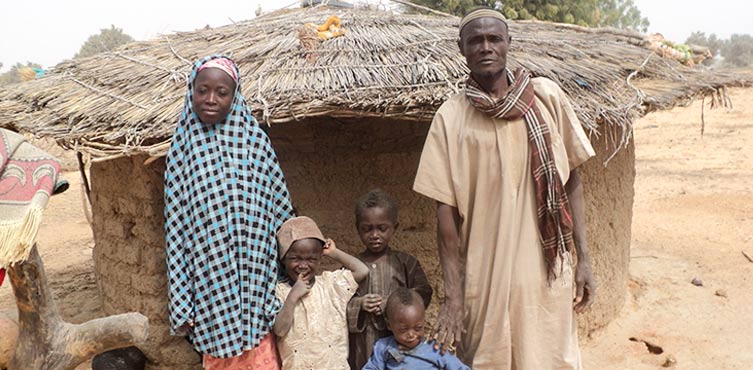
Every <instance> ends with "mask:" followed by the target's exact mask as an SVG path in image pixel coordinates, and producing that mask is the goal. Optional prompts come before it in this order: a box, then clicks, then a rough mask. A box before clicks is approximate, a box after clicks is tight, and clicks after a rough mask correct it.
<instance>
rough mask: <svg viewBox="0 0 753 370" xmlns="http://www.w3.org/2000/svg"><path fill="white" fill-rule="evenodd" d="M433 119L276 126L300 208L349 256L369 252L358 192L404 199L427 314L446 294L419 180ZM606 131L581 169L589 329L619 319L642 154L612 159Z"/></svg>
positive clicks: (401, 243) (404, 245) (584, 326)
mask: <svg viewBox="0 0 753 370" xmlns="http://www.w3.org/2000/svg"><path fill="white" fill-rule="evenodd" d="M428 128H429V124H428V123H417V122H406V121H393V120H380V119H362V120H336V119H331V118H328V119H318V120H307V121H305V122H294V123H289V124H281V125H277V126H273V127H272V128H271V129H270V130H269V134H270V137H271V138H272V142H273V143H274V145H275V149H276V151H277V153H278V157H279V158H280V162H281V164H282V169H283V172H284V173H285V177H286V179H287V181H288V186H289V188H290V192H291V195H292V198H293V203H294V205H295V206H296V208H297V209H298V211H299V213H300V214H302V215H307V216H311V217H312V218H314V219H315V220H316V221H317V223H318V224H319V225H320V227H321V229H322V232H323V233H324V234H325V235H326V236H328V237H331V238H333V239H334V240H335V241H336V242H337V243H338V246H339V247H341V248H342V249H344V250H346V251H347V252H349V253H358V252H360V251H361V250H362V247H361V245H360V241H359V239H358V235H357V234H356V230H355V216H354V208H355V201H356V199H358V197H359V196H360V195H361V194H363V193H365V192H367V191H368V190H370V189H372V188H374V187H380V188H382V189H384V190H386V191H388V192H390V193H392V194H393V195H394V196H395V197H396V198H397V199H398V201H399V202H400V214H399V218H400V219H399V222H400V228H399V230H398V232H397V233H396V236H395V240H394V243H393V246H394V247H395V248H397V249H401V250H404V251H406V252H408V253H411V254H413V255H414V256H416V257H417V258H418V259H419V260H420V262H421V265H422V266H423V267H424V269H425V270H426V273H427V275H428V277H429V281H430V282H431V284H432V286H433V287H434V292H435V294H434V298H433V299H432V304H431V306H430V307H429V311H428V319H429V320H433V319H434V318H435V317H436V314H437V312H438V309H439V307H438V304H439V303H440V302H441V301H442V299H443V293H444V290H443V287H442V280H441V279H442V278H441V277H442V271H441V267H440V266H439V260H438V256H437V252H436V218H435V212H434V211H435V204H434V202H433V201H431V200H429V199H426V198H424V197H422V196H420V195H418V194H416V193H415V192H413V191H412V190H411V189H412V186H413V179H414V176H415V173H416V169H417V168H418V162H419V159H420V155H421V149H422V148H423V143H424V140H425V138H426V133H427V132H428ZM607 136H608V135H606V132H605V129H604V128H602V129H601V131H600V132H599V135H594V137H592V138H591V140H592V144H593V146H594V148H595V149H596V152H597V156H596V157H595V158H592V159H591V160H590V161H589V162H587V163H586V164H585V165H584V166H583V167H582V168H580V174H581V178H582V180H583V183H584V192H585V199H586V222H587V233H588V240H589V245H590V248H591V258H592V265H593V268H594V272H595V275H596V279H597V284H598V293H597V300H596V303H595V304H594V306H593V308H592V309H591V311H590V312H589V313H587V314H585V315H581V316H580V317H579V328H580V333H581V335H582V336H584V335H587V334H588V333H590V332H591V331H593V330H595V329H598V328H600V327H603V326H605V325H606V324H608V323H609V322H610V321H611V320H612V319H613V318H614V317H616V316H617V314H618V313H619V311H620V309H621V308H622V306H623V304H624V301H625V293H626V291H627V277H628V263H629V251H630V227H631V222H632V211H633V182H634V180H635V151H634V148H633V146H632V144H631V145H630V146H629V147H628V148H626V149H622V150H621V151H620V152H618V153H617V155H616V156H615V157H614V158H613V159H612V160H611V161H610V162H609V165H608V166H606V167H605V166H604V165H603V162H604V161H605V160H606V158H608V157H609V156H610V155H611V154H612V153H613V149H612V145H608V144H607V142H606V141H605V140H606V137H607Z"/></svg>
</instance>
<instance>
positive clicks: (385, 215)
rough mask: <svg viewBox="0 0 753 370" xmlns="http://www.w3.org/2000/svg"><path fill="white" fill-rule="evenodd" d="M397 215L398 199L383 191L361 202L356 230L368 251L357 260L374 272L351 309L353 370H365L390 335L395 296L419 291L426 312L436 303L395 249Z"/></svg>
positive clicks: (422, 277) (418, 271) (419, 272)
mask: <svg viewBox="0 0 753 370" xmlns="http://www.w3.org/2000/svg"><path fill="white" fill-rule="evenodd" d="M397 211H398V206H397V201H395V198H393V197H392V196H391V195H390V194H388V193H387V192H385V191H382V190H379V189H374V190H372V191H370V192H368V193H366V194H365V195H363V196H361V197H360V198H359V199H358V202H357V203H356V230H357V231H358V235H359V237H360V238H361V243H363V245H364V247H365V250H364V251H363V252H362V253H361V254H359V255H358V258H359V259H360V260H361V261H363V262H364V263H366V265H367V266H369V276H368V278H367V279H365V280H364V281H363V282H361V284H360V285H359V287H358V292H357V295H356V296H354V297H353V298H352V299H351V300H350V303H348V330H349V331H350V333H351V334H350V354H349V357H348V361H349V362H350V365H351V368H352V369H360V368H362V367H363V365H364V364H365V363H366V361H368V359H369V357H370V356H371V351H372V350H373V349H374V343H376V341H377V340H378V339H379V338H382V337H386V336H388V335H390V332H389V330H388V329H387V325H386V323H385V321H384V315H383V313H384V306H385V304H386V303H387V297H388V296H389V295H390V293H392V292H394V291H395V290H397V289H398V288H401V287H406V288H410V289H413V290H415V291H416V292H417V293H418V294H419V295H420V296H421V299H422V301H423V304H424V305H425V306H426V307H428V305H429V303H430V302H431V295H432V288H431V285H429V281H428V280H427V279H426V274H425V273H424V269H423V268H421V264H420V263H419V262H418V260H417V259H416V258H415V257H413V256H411V255H410V254H407V253H403V252H400V251H396V250H393V249H392V248H390V242H391V241H392V237H393V236H394V235H395V231H396V230H397V228H398V222H397Z"/></svg>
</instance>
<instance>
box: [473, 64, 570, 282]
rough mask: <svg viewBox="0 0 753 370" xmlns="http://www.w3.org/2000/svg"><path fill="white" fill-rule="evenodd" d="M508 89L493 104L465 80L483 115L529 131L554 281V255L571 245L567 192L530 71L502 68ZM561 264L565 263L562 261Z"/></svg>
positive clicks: (542, 234) (546, 253)
mask: <svg viewBox="0 0 753 370" xmlns="http://www.w3.org/2000/svg"><path fill="white" fill-rule="evenodd" d="M505 73H506V74H507V79H508V81H509V82H510V86H509V88H508V90H507V91H505V93H504V95H503V96H504V98H502V99H500V100H498V101H495V100H494V99H493V98H492V97H491V96H489V95H488V94H487V93H486V92H484V91H483V89H482V88H481V86H480V85H479V84H478V82H476V81H475V80H474V79H473V77H472V76H470V77H468V80H467V81H466V90H465V94H466V97H468V100H469V101H470V102H471V105H473V106H474V107H475V108H476V109H478V110H480V111H481V112H484V113H485V114H487V115H489V116H491V117H494V118H498V119H504V120H508V121H513V120H517V119H520V118H521V117H522V118H523V120H524V121H525V123H526V127H527V128H528V141H529V147H530V151H531V174H532V175H533V182H534V191H535V192H536V206H537V209H536V211H537V217H538V226H539V234H540V235H539V238H540V241H541V247H542V248H543V250H544V259H545V260H546V265H547V276H548V279H549V281H552V280H554V279H555V278H556V273H555V271H554V270H555V265H556V258H557V255H559V256H563V255H564V254H565V252H566V251H571V250H572V249H573V246H574V242H573V219H572V217H571V215H570V210H569V205H568V201H567V193H566V192H565V187H564V185H563V184H562V180H561V179H560V177H559V174H558V173H557V167H556V166H555V164H554V156H553V154H552V139H551V137H550V134H549V125H547V123H546V121H545V120H544V119H543V118H542V117H541V111H540V110H539V107H538V106H536V102H535V94H534V90H533V85H532V84H531V72H529V71H528V70H526V69H524V68H519V69H518V70H517V71H516V73H515V74H513V73H512V72H511V71H510V70H509V69H505ZM563 263H564V262H563Z"/></svg>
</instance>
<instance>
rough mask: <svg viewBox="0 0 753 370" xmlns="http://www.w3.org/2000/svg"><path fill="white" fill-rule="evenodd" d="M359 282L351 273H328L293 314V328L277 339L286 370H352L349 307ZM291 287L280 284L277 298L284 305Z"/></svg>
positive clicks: (338, 271)
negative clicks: (349, 345)
mask: <svg viewBox="0 0 753 370" xmlns="http://www.w3.org/2000/svg"><path fill="white" fill-rule="evenodd" d="M357 288H358V283H356V281H355V279H353V273H352V272H351V271H350V270H345V269H343V270H337V271H325V272H324V273H322V274H321V275H318V276H317V277H316V281H315V283H314V286H312V287H311V291H309V294H307V295H306V296H304V297H303V298H301V300H300V301H298V304H297V305H296V307H295V311H294V314H293V326H292V327H291V328H290V331H289V332H288V333H287V334H286V335H285V336H284V337H279V338H278V343H277V344H278V349H279V351H280V357H281V358H282V369H283V370H297V369H328V370H349V369H350V367H349V366H348V325H347V321H346V316H345V315H346V307H347V305H348V301H349V300H350V298H351V297H352V296H353V294H354V293H355V292H356V289H357ZM291 289H292V287H291V286H290V285H289V284H287V283H278V284H277V287H276V292H277V298H278V299H280V301H282V302H285V299H286V298H287V297H288V294H289V293H290V290H291Z"/></svg>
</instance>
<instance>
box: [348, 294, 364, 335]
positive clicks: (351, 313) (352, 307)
mask: <svg viewBox="0 0 753 370" xmlns="http://www.w3.org/2000/svg"><path fill="white" fill-rule="evenodd" d="M362 302H363V297H362V296H360V295H358V294H356V295H354V296H353V298H351V299H350V301H348V306H347V308H346V309H345V310H346V311H345V312H346V316H347V319H348V331H349V332H351V333H363V331H364V330H366V325H365V320H363V317H362V316H361V305H362Z"/></svg>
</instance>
